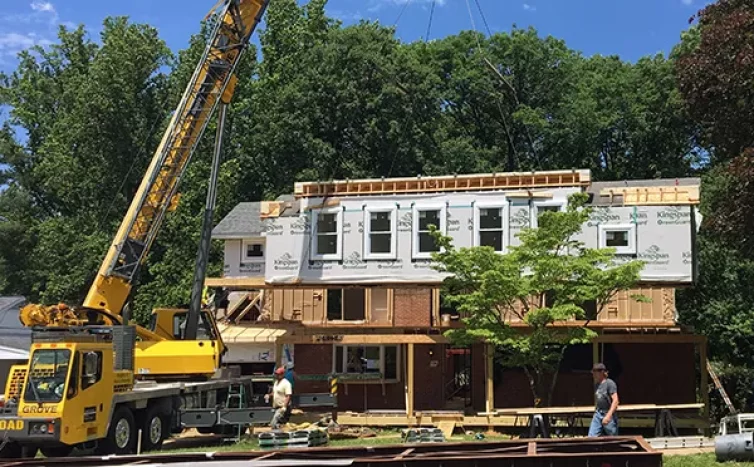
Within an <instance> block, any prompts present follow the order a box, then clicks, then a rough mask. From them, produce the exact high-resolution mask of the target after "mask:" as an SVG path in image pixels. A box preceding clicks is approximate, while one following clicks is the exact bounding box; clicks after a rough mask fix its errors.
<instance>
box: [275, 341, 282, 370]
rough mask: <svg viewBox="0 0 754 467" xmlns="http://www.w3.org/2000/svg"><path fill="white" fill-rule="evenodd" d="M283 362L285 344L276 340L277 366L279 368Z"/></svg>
mask: <svg viewBox="0 0 754 467" xmlns="http://www.w3.org/2000/svg"><path fill="white" fill-rule="evenodd" d="M282 363H283V344H282V343H280V342H278V341H276V342H275V368H278V367H279V366H280V365H281V364H282Z"/></svg>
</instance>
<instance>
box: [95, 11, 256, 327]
mask: <svg viewBox="0 0 754 467" xmlns="http://www.w3.org/2000/svg"><path fill="white" fill-rule="evenodd" d="M268 3H269V0H225V1H223V2H222V4H221V6H219V7H218V10H219V11H218V14H217V18H218V21H217V23H216V25H215V27H214V29H213V31H212V33H211V35H210V37H209V40H208V42H207V48H206V49H205V51H204V56H203V58H202V60H200V62H199V65H198V66H197V68H196V70H195V71H194V74H193V76H192V77H191V80H190V81H189V83H188V85H187V86H186V90H185V92H184V94H183V97H182V98H181V101H180V104H179V105H178V108H177V109H176V111H175V113H174V114H173V117H172V119H171V121H170V124H169V125H168V128H167V130H166V131H165V134H164V135H163V137H162V141H161V142H160V145H159V146H158V148H157V151H156V152H155V154H154V157H153V158H152V161H151V163H150V165H149V168H148V170H147V173H146V175H145V176H144V179H143V180H142V183H141V185H140V186H139V189H138V191H137V192H136V196H135V197H134V199H133V201H132V203H131V206H130V208H129V210H128V213H127V214H126V216H125V217H124V219H123V221H122V223H121V225H120V228H119V229H118V232H117V234H116V236H115V238H114V240H113V243H112V245H111V246H110V249H109V250H108V253H107V255H106V257H105V259H104V261H103V262H102V265H101V266H100V269H99V272H98V273H97V277H96V278H95V280H94V283H93V284H92V286H91V288H90V289H89V293H88V294H87V297H86V299H85V301H84V303H83V306H84V307H85V308H93V309H99V310H105V311H108V312H109V313H111V314H114V315H120V313H121V311H122V309H123V306H124V305H125V303H126V301H127V299H128V295H129V294H130V292H131V287H132V286H133V282H134V280H135V277H136V274H137V272H138V270H139V268H140V266H141V265H142V264H143V263H144V261H145V259H146V256H147V254H148V252H149V250H150V248H151V246H152V243H153V242H154V239H155V237H156V235H157V232H158V230H159V229H160V225H161V223H162V221H163V220H164V217H165V214H166V213H167V212H168V211H169V210H170V208H171V205H172V204H173V203H174V198H175V195H176V191H177V188H178V184H179V182H180V180H181V177H182V176H183V174H184V173H185V171H186V167H187V166H188V163H189V161H190V160H191V157H192V155H193V153H194V150H195V149H196V145H197V143H198V142H199V140H200V139H201V136H202V134H203V133H204V130H205V129H206V127H207V124H208V123H209V120H210V117H211V115H212V114H213V112H214V110H215V109H216V107H217V105H218V104H219V102H220V101H223V102H226V103H227V102H229V101H230V99H231V98H232V96H233V93H234V91H235V85H236V82H237V78H236V76H235V74H234V71H235V69H236V67H237V65H238V63H239V61H240V59H241V56H242V53H243V51H244V50H245V49H246V47H247V46H248V43H249V39H250V38H251V35H252V34H253V32H254V30H255V29H256V27H257V25H258V24H259V22H260V21H261V19H262V16H263V14H264V11H265V9H266V8H267V5H268Z"/></svg>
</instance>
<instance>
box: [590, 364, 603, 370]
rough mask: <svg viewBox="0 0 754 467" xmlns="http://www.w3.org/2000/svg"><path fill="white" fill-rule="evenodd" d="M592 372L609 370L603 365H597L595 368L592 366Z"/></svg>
mask: <svg viewBox="0 0 754 467" xmlns="http://www.w3.org/2000/svg"><path fill="white" fill-rule="evenodd" d="M592 371H607V368H606V367H605V365H604V364H603V363H595V364H594V366H592Z"/></svg>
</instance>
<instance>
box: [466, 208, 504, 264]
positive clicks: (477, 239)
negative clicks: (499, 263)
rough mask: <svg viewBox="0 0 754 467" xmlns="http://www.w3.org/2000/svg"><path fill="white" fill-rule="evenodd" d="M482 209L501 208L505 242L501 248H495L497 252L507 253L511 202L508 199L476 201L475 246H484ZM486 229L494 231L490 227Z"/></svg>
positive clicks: (501, 227)
mask: <svg viewBox="0 0 754 467" xmlns="http://www.w3.org/2000/svg"><path fill="white" fill-rule="evenodd" d="M482 209H500V210H501V213H500V217H501V219H502V224H501V226H500V229H501V231H502V237H503V243H502V245H501V248H502V249H501V250H495V252H497V253H501V254H502V253H505V252H506V251H508V246H509V245H508V243H509V239H508V235H509V228H510V225H509V224H510V219H509V217H510V214H509V203H508V201H507V200H506V201H497V202H482V203H474V238H473V243H472V244H473V245H474V246H475V247H478V246H482V245H481V238H480V237H481V233H482V232H483V230H481V211H482ZM484 231H492V230H490V229H485V230H484Z"/></svg>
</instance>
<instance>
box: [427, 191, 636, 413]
mask: <svg viewBox="0 0 754 467" xmlns="http://www.w3.org/2000/svg"><path fill="white" fill-rule="evenodd" d="M586 201H587V195H586V194H583V193H579V194H574V195H572V196H571V198H570V199H569V204H568V208H567V210H566V211H565V212H546V213H543V214H542V215H541V217H540V218H539V227H538V228H536V229H526V230H524V231H522V232H521V233H520V234H519V236H520V239H521V244H520V245H519V246H514V247H511V248H510V249H509V251H508V252H507V253H506V254H502V255H501V254H499V253H496V252H495V251H494V250H493V249H492V248H491V247H472V248H460V249H456V248H454V247H453V245H452V243H451V239H450V237H443V236H441V235H439V234H435V235H437V237H438V239H439V242H440V244H441V245H442V246H443V247H444V251H442V252H440V253H436V254H435V255H434V260H435V261H436V265H435V268H436V269H437V270H438V271H440V272H442V273H446V274H449V275H448V276H447V278H446V279H445V281H444V284H443V285H444V289H445V291H446V293H447V295H446V297H445V298H446V300H447V301H448V303H449V304H451V305H452V306H455V307H456V308H457V310H458V311H459V313H460V314H461V316H462V321H463V323H464V326H463V327H462V328H460V329H454V330H451V331H448V336H449V337H450V339H451V340H452V341H453V342H456V343H459V344H469V343H473V342H486V343H488V344H491V345H493V346H494V347H495V348H496V349H497V350H498V353H499V355H500V360H501V362H502V364H503V366H506V367H515V368H523V369H524V371H525V372H526V375H527V377H528V378H529V385H530V389H531V391H532V395H533V396H534V400H535V401H536V403H537V404H540V403H544V404H548V405H549V404H550V402H551V397H552V392H553V390H554V388H555V384H556V382H557V369H558V367H559V365H560V362H561V360H562V358H563V354H564V352H565V350H566V348H567V346H569V345H573V344H579V343H587V342H589V341H590V340H591V339H592V338H593V337H594V336H595V335H596V334H595V333H594V331H592V330H591V329H589V327H588V324H589V321H590V320H593V319H595V318H596V314H595V315H590V313H588V312H587V311H586V310H585V308H587V307H586V305H587V304H588V303H589V302H594V304H595V306H596V310H597V311H596V313H597V314H599V312H600V311H601V310H602V309H603V308H604V307H605V305H607V303H608V302H610V300H611V299H612V298H613V297H614V296H615V295H616V294H617V293H618V292H619V291H623V290H628V289H630V288H631V287H632V286H633V285H634V284H635V283H636V282H637V281H638V279H639V273H640V271H641V269H642V267H643V263H642V262H641V261H628V262H622V261H618V260H617V258H616V257H615V249H612V248H605V249H594V248H586V247H585V245H584V243H583V242H581V241H579V240H578V239H577V235H578V234H579V232H581V227H582V225H583V224H584V223H585V222H587V220H588V218H589V213H590V211H591V209H590V208H588V207H587V206H586V205H585V204H586ZM634 298H635V299H636V300H644V298H643V297H640V296H636V297H634ZM511 319H516V320H521V321H523V322H524V323H526V324H527V325H528V327H527V328H526V329H525V330H523V331H521V330H518V329H516V328H514V327H512V326H511V325H510V322H511ZM573 320H575V321H579V322H581V321H583V322H584V324H583V325H578V326H572V327H554V326H553V325H554V324H556V323H558V322H563V321H573Z"/></svg>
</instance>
